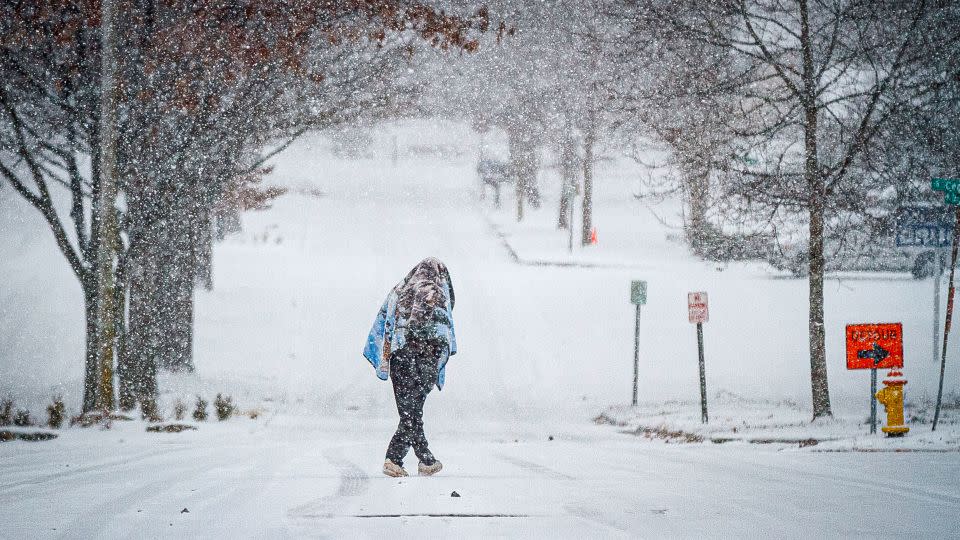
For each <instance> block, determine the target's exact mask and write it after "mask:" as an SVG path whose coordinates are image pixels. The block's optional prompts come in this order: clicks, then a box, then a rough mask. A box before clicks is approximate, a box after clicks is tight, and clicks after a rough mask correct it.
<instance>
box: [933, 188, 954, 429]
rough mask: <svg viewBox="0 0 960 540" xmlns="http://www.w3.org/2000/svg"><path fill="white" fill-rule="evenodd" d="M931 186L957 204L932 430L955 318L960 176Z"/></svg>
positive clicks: (937, 411) (948, 201)
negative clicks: (954, 279)
mask: <svg viewBox="0 0 960 540" xmlns="http://www.w3.org/2000/svg"><path fill="white" fill-rule="evenodd" d="M930 188H931V189H933V190H934V191H942V192H943V193H944V201H945V202H946V203H947V204H952V205H957V208H956V214H957V216H956V225H955V226H954V228H953V246H952V247H951V249H950V282H949V288H948V289H947V315H946V319H945V320H944V323H943V350H942V353H941V355H940V383H939V385H938V387H937V407H936V409H935V412H934V413H933V427H932V428H931V430H932V431H936V430H937V422H939V421H940V404H941V402H942V400H943V374H944V371H945V370H946V367H947V342H948V341H949V339H950V323H951V321H952V319H953V294H954V288H953V275H954V271H955V270H956V267H957V243H958V241H960V178H931V179H930Z"/></svg>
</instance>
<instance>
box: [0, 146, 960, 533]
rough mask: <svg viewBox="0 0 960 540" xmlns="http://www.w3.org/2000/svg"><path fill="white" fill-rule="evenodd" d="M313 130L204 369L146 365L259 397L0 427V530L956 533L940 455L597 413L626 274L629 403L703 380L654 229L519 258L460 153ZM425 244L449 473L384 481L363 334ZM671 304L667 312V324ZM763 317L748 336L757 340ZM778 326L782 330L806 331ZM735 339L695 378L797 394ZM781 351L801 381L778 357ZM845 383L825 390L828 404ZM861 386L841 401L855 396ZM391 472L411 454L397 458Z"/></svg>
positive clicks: (238, 244)
mask: <svg viewBox="0 0 960 540" xmlns="http://www.w3.org/2000/svg"><path fill="white" fill-rule="evenodd" d="M452 136H455V135H452ZM319 144H320V139H310V140H307V141H305V142H304V143H303V144H299V145H297V146H295V147H293V148H291V149H290V150H289V151H288V152H287V153H285V154H283V155H282V156H281V158H280V159H278V161H277V163H276V170H275V172H274V173H273V179H274V180H276V181H278V182H281V183H283V184H284V185H286V186H288V187H290V188H291V193H290V194H289V195H287V196H285V197H282V198H281V199H279V200H278V201H276V204H275V207H274V208H273V209H272V210H270V211H267V212H262V213H252V214H249V215H247V216H246V217H245V229H244V231H243V232H242V233H240V234H239V235H238V236H236V237H232V238H230V239H228V240H227V242H225V243H224V244H222V245H220V246H218V248H217V252H216V257H215V263H214V264H215V267H214V272H215V276H214V281H215V287H216V288H215V290H214V291H212V292H210V293H202V294H200V295H199V296H198V300H197V314H196V315H197V329H196V359H195V362H196V365H197V367H198V377H197V378H196V380H173V379H170V380H165V381H164V382H165V384H167V385H169V386H168V387H166V388H165V389H166V390H167V392H168V393H167V394H166V395H165V397H164V400H165V401H164V406H165V407H166V408H167V409H168V410H169V407H170V402H169V400H170V398H171V397H172V395H173V393H177V392H179V393H180V395H181V396H187V397H189V396H192V394H193V393H194V392H196V391H198V390H197V386H191V385H192V384H199V385H200V386H199V388H200V389H201V390H200V391H203V392H205V393H206V395H207V397H208V398H209V397H211V396H212V394H214V393H216V392H220V391H226V392H229V393H232V394H233V395H234V396H235V397H236V398H237V400H238V401H239V402H240V405H241V407H243V408H245V409H246V408H252V407H257V406H263V407H264V409H265V411H266V414H264V415H262V416H261V417H260V418H258V419H256V420H250V419H247V418H235V419H232V420H231V421H229V422H224V423H217V422H206V423H203V424H202V425H201V426H200V429H199V431H196V432H185V433H181V434H147V433H145V432H144V424H142V423H140V422H131V423H127V422H118V423H115V424H114V427H113V429H111V430H107V431H101V430H97V429H92V430H81V429H70V430H65V431H63V432H62V433H61V435H60V437H59V438H58V439H56V440H54V441H51V442H45V443H22V442H15V443H5V444H2V445H0V538H25V537H40V538H59V537H62V538H164V537H166V538H194V537H220V538H285V537H333V538H355V537H358V538H385V537H389V538H392V537H409V538H433V537H444V538H461V537H497V536H507V537H523V538H526V537H552V538H556V537H564V538H566V537H631V538H632V537H663V536H671V537H672V536H687V537H697V536H711V537H743V536H767V537H770V536H773V537H804V538H810V537H823V536H864V537H877V536H901V537H902V536H919V537H944V536H951V535H955V534H956V531H957V529H958V527H960V518H958V516H960V495H958V491H957V486H958V485H960V458H958V456H960V454H958V453H956V452H950V453H856V452H852V453H827V452H811V451H809V449H804V450H803V451H800V450H798V449H796V448H795V447H787V446H785V445H781V446H770V445H768V446H757V445H749V444H743V443H728V444H722V445H715V444H711V443H703V444H666V443H663V442H661V441H648V440H646V439H643V438H639V437H635V436H633V435H628V434H624V433H621V430H620V429H618V428H615V427H612V426H599V425H596V424H594V423H593V422H592V421H591V419H592V417H593V416H595V415H596V414H597V413H599V412H601V411H602V410H604V409H605V408H606V407H607V406H609V405H611V404H615V403H624V402H626V401H627V400H628V399H629V395H630V386H631V379H630V375H631V369H632V367H631V358H632V346H633V344H632V325H633V320H632V318H631V310H630V306H629V305H628V304H627V303H626V293H627V290H628V287H627V285H628V283H629V280H630V279H632V278H637V277H644V278H648V279H651V280H652V283H656V286H655V287H654V288H652V289H651V304H654V305H652V306H651V311H652V313H653V314H654V319H653V322H652V323H651V324H650V326H649V327H645V330H644V331H645V332H647V333H646V334H645V336H644V337H645V339H647V340H648V342H649V343H650V346H649V347H646V348H645V353H646V356H645V358H644V360H643V361H644V364H643V366H642V369H643V371H644V373H643V377H644V380H643V381H642V383H643V386H642V394H641V397H642V399H644V400H652V401H656V400H658V399H664V398H667V397H672V396H677V395H680V396H695V395H697V394H696V393H695V392H696V379H695V373H694V371H693V369H692V366H693V364H692V363H684V360H682V359H686V358H688V357H692V356H691V355H690V354H689V347H690V346H691V344H692V339H688V338H690V337H691V336H692V334H689V333H685V334H679V333H677V332H674V331H673V330H670V329H669V328H670V325H676V326H677V327H679V328H681V329H682V331H685V332H686V331H688V330H689V328H688V327H687V326H685V325H686V323H685V322H684V321H683V320H682V319H681V316H682V315H683V313H682V310H683V306H682V305H680V304H677V307H676V309H673V308H672V307H671V308H663V307H657V306H658V305H659V306H664V305H666V304H668V302H666V301H665V300H664V298H665V297H666V296H668V292H669V294H670V295H673V294H674V293H677V294H676V296H677V298H682V296H680V293H679V292H678V291H682V290H685V288H686V287H688V286H693V285H691V283H696V282H697V280H701V282H702V280H704V279H706V280H712V279H718V278H716V276H715V275H713V274H709V272H712V271H713V270H712V269H710V268H707V267H706V265H704V264H702V263H699V262H696V261H692V260H689V258H686V256H685V255H684V254H683V251H682V248H679V247H677V246H672V247H671V245H670V244H669V242H664V241H663V240H662V239H661V238H660V237H661V236H662V234H660V233H659V232H658V233H657V234H656V235H653V234H650V235H649V236H650V237H651V238H654V240H655V242H654V241H652V243H653V244H655V245H654V247H653V248H650V249H653V250H672V251H670V253H660V252H659V251H657V252H656V256H658V257H660V259H657V260H656V261H654V260H650V259H645V260H639V261H638V265H640V266H642V265H646V267H645V268H646V269H645V270H643V271H642V274H643V275H642V276H640V275H638V271H637V270H636V269H631V268H629V267H623V266H610V267H607V268H593V269H590V270H583V269H570V268H554V267H537V268H534V267H526V266H518V265H516V264H515V263H514V262H513V261H512V260H511V259H510V257H509V256H508V254H507V251H506V250H505V249H504V247H503V245H502V244H501V242H500V239H498V237H497V236H496V235H495V234H493V232H492V228H491V224H490V222H489V221H488V216H487V215H486V214H484V212H483V211H482V210H481V207H480V206H479V205H478V204H477V202H476V200H475V193H474V192H473V191H472V189H473V187H474V186H473V176H472V172H471V163H470V162H469V160H463V161H462V162H457V163H451V162H447V161H442V160H435V161H433V162H429V161H426V160H410V161H401V163H400V164H399V165H397V166H391V165H390V163H389V161H387V160H368V161H360V162H357V161H348V160H337V159H331V158H330V157H329V156H328V155H326V154H324V153H323V150H322V149H321V148H320V146H319ZM543 211H544V212H546V211H550V210H549V209H545V210H543ZM428 255H433V256H437V257H440V258H441V259H443V260H444V261H445V262H447V264H448V265H449V267H450V269H451V273H452V275H453V280H454V285H455V287H456V291H457V306H456V309H455V311H454V315H455V318H456V321H457V328H458V337H459V342H460V350H461V352H460V354H458V355H457V356H455V357H454V358H452V359H451V362H450V365H449V369H448V373H447V386H446V387H445V389H444V390H443V391H442V392H434V393H433V394H431V395H430V397H429V399H428V400H427V406H426V426H427V434H428V437H429V438H430V441H431V447H432V448H433V450H434V452H435V453H436V455H437V456H438V458H439V459H441V460H442V461H443V463H444V465H445V468H444V470H443V471H442V472H441V473H440V475H438V476H436V477H432V478H419V477H410V478H406V479H399V480H398V479H392V478H387V477H385V476H382V475H381V474H380V467H381V465H382V460H383V452H384V450H385V447H386V443H387V441H388V439H389V437H390V435H391V433H392V430H393V428H394V426H395V422H396V410H395V408H394V405H393V399H392V393H391V391H390V388H389V385H388V384H387V383H383V382H381V381H379V380H377V379H376V377H375V376H374V375H373V372H372V370H371V369H370V367H369V365H368V364H367V363H366V362H365V361H364V360H363V359H362V358H361V356H360V349H361V347H362V345H363V340H364V339H365V337H366V332H367V330H368V328H369V325H370V323H371V322H372V318H373V315H374V314H375V311H376V309H377V308H378V306H379V305H380V302H381V301H382V299H383V296H384V295H385V294H386V292H387V291H388V290H389V288H390V287H391V286H392V285H393V284H394V283H395V282H396V281H397V280H398V279H399V278H400V277H402V276H403V275H404V273H405V272H406V271H407V270H408V269H409V268H410V267H411V266H412V265H413V264H415V263H416V262H417V261H419V260H420V259H421V258H423V257H425V256H428ZM708 274H709V275H708ZM714 274H716V272H714ZM729 274H730V273H727V274H724V278H725V279H727V277H726V276H728V275H729ZM680 276H683V277H682V278H681V277H680ZM705 276H706V277H705ZM748 278H749V276H748V277H737V276H734V277H732V278H729V279H730V280H731V281H730V282H723V283H721V282H720V281H717V282H716V283H719V285H718V287H720V286H729V287H730V290H733V289H735V288H736V287H741V289H742V288H744V287H746V286H745V285H744V283H748V284H750V286H756V287H758V289H757V290H755V291H753V292H754V293H755V294H754V295H753V296H752V297H751V298H753V299H752V300H750V299H748V300H746V302H747V304H746V305H748V306H752V307H750V308H749V309H748V310H746V311H751V313H749V314H748V315H749V316H752V317H755V318H757V319H762V318H763V317H764V316H765V315H764V314H765V313H766V312H765V311H763V309H765V308H764V306H765V305H766V304H764V303H765V302H767V303H770V302H772V300H770V299H769V298H767V295H768V290H772V289H773V288H778V289H777V290H778V291H781V292H782V291H788V292H789V293H790V294H793V295H794V296H795V295H796V292H797V291H802V288H803V283H802V282H773V281H769V280H768V281H765V282H763V283H760V284H756V283H755V282H748V281H747V279H748ZM68 279H69V278H68ZM738 280H739V281H738ZM711 283H714V282H712V281H711ZM730 283H733V285H730ZM907 285H909V286H913V284H906V285H903V286H902V287H901V288H902V291H906V292H904V293H903V294H904V295H906V294H908V293H909V289H908V288H907ZM25 287H26V286H25ZM857 287H858V285H856V284H854V285H852V286H847V287H846V288H845V289H844V290H845V291H853V292H844V294H850V295H853V294H859V292H858V289H857ZM674 289H676V290H674ZM898 290H900V289H898ZM663 291H668V292H663ZM897 294H900V293H897ZM658 295H659V298H658ZM717 297H718V300H717V309H718V312H719V313H723V312H724V310H727V312H729V313H735V312H736V311H738V310H742V308H740V307H739V305H740V304H739V303H740V302H741V301H740V300H737V299H735V298H734V297H733V295H732V294H730V295H727V298H728V299H727V300H724V299H723V295H722V294H718V295H717ZM784 298H788V299H789V298H790V296H789V294H788V295H784ZM896 298H897V297H896V296H895V295H894V296H892V297H891V299H889V303H890V304H891V305H893V304H895V303H896ZM790 301H791V302H793V301H795V302H796V303H797V304H798V305H800V306H802V303H803V302H802V299H796V300H790ZM885 301H887V300H885ZM724 302H726V305H725V304H724ZM750 302H753V304H750ZM36 309H38V310H39V309H42V308H36ZM891 309H892V308H891ZM658 310H662V311H658ZM674 311H676V312H677V313H676V315H677V317H676V318H677V319H678V320H679V321H680V322H677V323H674V322H671V320H672V317H673V315H674V313H673V312H674ZM786 311H787V312H788V313H786V314H785V315H784V317H787V318H788V319H789V321H787V322H784V321H782V320H771V321H769V324H771V325H773V326H777V325H779V326H777V327H778V328H787V327H791V328H792V327H795V326H797V325H795V324H792V321H793V320H794V319H797V318H798V317H799V319H802V318H803V317H802V311H801V312H800V313H799V315H798V314H797V313H794V311H796V310H793V309H790V310H786ZM668 315H669V316H668ZM38 317H39V315H38ZM657 317H659V318H657ZM718 319H720V320H722V317H718ZM728 320H729V319H728ZM788 323H790V324H788ZM711 324H714V323H711ZM716 324H718V325H719V324H723V323H722V322H717V323H716ZM63 326H64V327H69V325H63ZM77 327H78V328H79V323H78V325H77ZM798 328H801V329H802V325H800V326H798ZM711 330H712V328H711ZM765 333H770V332H755V333H754V334H753V335H751V336H748V337H749V338H751V339H755V340H756V341H757V343H758V345H756V346H757V347H768V346H773V345H775V344H776V343H774V342H773V341H770V340H769V339H768V337H767V336H765V335H762V334H765ZM797 336H799V337H797ZM797 336H793V334H792V333H791V334H790V335H788V336H786V337H784V336H778V339H787V340H793V341H797V342H800V343H802V338H803V336H802V332H799V333H797ZM710 337H712V336H711V335H708V338H710ZM771 339H772V338H771ZM71 340H75V337H72V335H71V336H67V337H66V338H65V339H63V340H62V343H61V344H60V345H58V346H60V347H64V348H66V347H67V346H70V345H71V344H72V343H73V341H71ZM765 340H766V341H765ZM742 342H743V340H742V339H741V340H740V343H732V342H730V343H724V344H720V343H717V348H718V349H719V348H720V347H721V346H723V347H727V348H728V350H731V351H734V352H728V353H726V354H723V355H720V356H721V357H722V358H723V359H724V360H728V362H726V364H721V362H715V363H714V364H711V366H717V367H716V368H714V367H710V368H709V369H710V370H711V371H709V377H710V379H709V381H710V383H711V385H716V386H715V387H720V388H729V385H731V384H741V385H742V386H741V387H738V388H737V389H738V390H740V391H743V390H744V389H757V390H758V395H759V396H760V397H771V396H773V397H780V395H782V393H783V392H781V389H783V388H788V387H789V388H795V389H796V391H797V393H800V394H804V393H805V390H804V388H805V387H804V386H803V385H804V384H807V383H806V382H805V381H804V377H805V376H806V373H807V372H806V369H807V368H805V367H804V366H803V365H802V363H797V362H793V361H792V360H791V361H789V362H788V361H783V362H784V363H783V364H780V365H773V364H771V363H770V362H768V361H764V362H760V361H759V359H760V358H761V357H763V351H762V350H760V351H756V355H755V357H754V358H750V357H746V356H744V354H742V353H738V352H736V351H737V350H741V351H749V350H750V349H749V347H747V348H743V343H742ZM44 343H46V342H44ZM713 343H715V342H711V345H712V344H713ZM736 347H740V349H737V348H736ZM713 350H715V349H711V352H713ZM764 350H766V349H764ZM61 356H62V357H63V358H64V359H65V360H64V363H63V366H64V367H63V373H66V374H67V375H66V376H74V375H77V373H78V371H79V367H78V365H79V364H77V365H74V364H75V362H72V359H73V357H71V356H70V355H69V353H65V354H60V355H55V357H57V358H59V357H61ZM797 357H798V358H800V359H803V351H800V352H799V353H797ZM790 362H792V364H796V366H797V367H795V372H793V371H785V370H784V368H783V365H787V366H788V367H790V366H792V364H791V363H790ZM744 366H755V367H751V368H749V369H746V368H745V367H744ZM771 366H773V367H771ZM14 367H15V366H12V365H11V366H10V371H11V372H12V371H13V369H14ZM791 369H794V368H791ZM838 369H839V368H838ZM836 373H837V372H836V371H835V372H833V373H832V375H831V376H833V375H835V374H836ZM839 373H840V376H841V377H842V376H843V375H844V374H843V372H842V370H841V371H839ZM688 375H689V376H688ZM62 376H63V375H62V374H61V377H62ZM835 380H836V379H835ZM832 382H834V381H832ZM178 385H179V386H178ZM845 385H847V383H846V382H844V380H843V379H840V380H839V381H838V382H837V387H839V388H840V390H839V392H838V393H839V394H840V395H841V396H842V395H843V389H844V388H847V386H845ZM712 388H714V387H712ZM178 389H179V390H178ZM858 389H859V387H858ZM761 391H762V392H766V394H760V392H761ZM862 402H863V399H862V396H861V395H860V394H857V399H856V400H854V402H853V407H854V409H853V410H854V411H858V410H859V408H862V406H863V403H862ZM843 406H844V402H843V400H842V399H841V400H838V408H840V409H843ZM551 437H552V440H551ZM407 466H408V468H409V469H413V470H415V469H416V459H415V458H414V457H413V456H412V455H411V456H409V457H408V461H407ZM454 491H456V492H457V493H458V494H459V495H460V497H451V493H452V492H454ZM184 509H186V510H187V511H186V512H184V511H183V510H184Z"/></svg>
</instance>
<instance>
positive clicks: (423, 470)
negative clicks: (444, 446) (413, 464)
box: [417, 461, 443, 476]
mask: <svg viewBox="0 0 960 540" xmlns="http://www.w3.org/2000/svg"><path fill="white" fill-rule="evenodd" d="M442 468H443V463H440V462H439V461H434V462H433V465H425V464H424V463H423V462H422V461H421V462H420V465H419V466H417V471H418V472H419V473H420V476H433V475H435V474H437V473H438V472H440V469H442Z"/></svg>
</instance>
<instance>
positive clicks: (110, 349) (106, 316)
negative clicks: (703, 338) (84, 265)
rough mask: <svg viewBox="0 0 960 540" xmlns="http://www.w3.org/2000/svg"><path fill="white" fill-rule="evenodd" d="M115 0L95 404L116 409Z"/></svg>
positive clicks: (103, 29) (107, 68) (109, 13)
mask: <svg viewBox="0 0 960 540" xmlns="http://www.w3.org/2000/svg"><path fill="white" fill-rule="evenodd" d="M115 7H116V6H115V4H114V0H101V3H100V9H101V13H100V40H101V41H100V46H101V53H100V62H101V63H100V66H101V74H100V141H99V144H100V191H99V193H98V200H97V201H96V202H97V204H96V207H95V210H97V211H99V214H100V215H99V220H98V225H99V227H98V230H97V231H95V232H96V234H97V236H98V237H99V243H98V249H97V259H96V261H97V268H96V273H97V296H98V299H97V332H96V338H97V350H98V364H99V365H98V366H97V382H96V387H95V389H94V400H93V401H94V402H93V408H94V409H95V410H101V411H109V410H111V409H113V363H114V352H115V342H116V340H115V338H116V328H115V326H114V324H115V321H114V309H115V308H116V306H115V305H114V296H113V292H114V291H113V288H114V282H113V274H114V261H115V259H116V251H117V245H116V241H117V238H118V234H119V233H118V231H117V208H116V201H117V155H116V141H117V133H116V118H117V93H116V59H115V54H116V43H115V38H114V34H113V30H114V24H113V19H114V15H115Z"/></svg>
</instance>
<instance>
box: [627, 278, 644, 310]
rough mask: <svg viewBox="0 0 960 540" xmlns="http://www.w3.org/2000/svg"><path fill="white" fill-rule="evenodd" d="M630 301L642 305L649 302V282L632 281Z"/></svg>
mask: <svg viewBox="0 0 960 540" xmlns="http://www.w3.org/2000/svg"><path fill="white" fill-rule="evenodd" d="M630 303H631V304H636V305H638V306H642V305H644V304H646V303H647V282H646V281H632V282H630Z"/></svg>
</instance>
